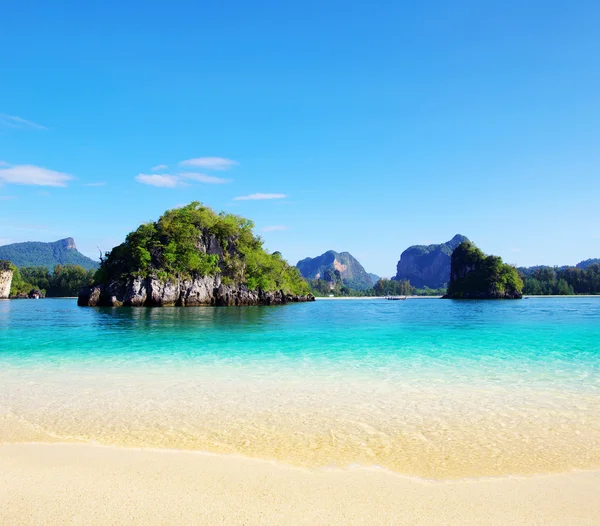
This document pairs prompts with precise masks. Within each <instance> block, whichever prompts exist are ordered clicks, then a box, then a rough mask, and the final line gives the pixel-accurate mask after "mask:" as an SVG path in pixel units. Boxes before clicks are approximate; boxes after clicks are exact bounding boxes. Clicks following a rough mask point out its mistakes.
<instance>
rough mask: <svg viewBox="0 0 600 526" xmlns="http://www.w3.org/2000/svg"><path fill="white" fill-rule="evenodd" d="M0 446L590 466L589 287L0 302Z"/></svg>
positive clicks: (593, 321) (429, 469)
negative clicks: (186, 301) (520, 293)
mask: <svg viewBox="0 0 600 526" xmlns="http://www.w3.org/2000/svg"><path fill="white" fill-rule="evenodd" d="M0 423H3V426H2V428H0V441H28V440H43V441H77V442H98V443H102V444H114V445H126V446H149V447H170V448H190V449H201V450H208V451H214V452H219V453H238V454H244V455H250V456H258V457H265V458H273V459H277V460H281V461H285V462H291V463H295V464H302V465H306V466H309V467H322V466H346V465H349V464H356V463H359V464H368V465H373V464H375V465H381V466H385V467H387V468H390V469H394V470H396V471H399V472H403V473H407V474H412V475H418V476H427V477H436V478H438V477H439V478H445V477H454V476H480V475H496V474H508V473H534V472H536V473H537V472H548V471H560V470H567V469H574V468H577V469H587V468H597V467H600V453H599V451H600V298H564V299H555V298H532V299H529V300H523V301H497V302H493V301H492V302H454V301H442V300H435V299H419V300H408V301H394V302H392V301H385V300H343V301H317V302H315V303H314V304H293V305H288V306H283V307H244V308H210V307H206V308H202V307H200V308H187V309H185V308H164V309H126V308H123V309H90V308H79V307H77V306H76V303H75V301H74V300H67V299H60V300H58V299H57V300H51V299H47V300H43V301H1V302H0Z"/></svg>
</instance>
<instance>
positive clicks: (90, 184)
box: [83, 182, 106, 186]
mask: <svg viewBox="0 0 600 526" xmlns="http://www.w3.org/2000/svg"><path fill="white" fill-rule="evenodd" d="M104 185H106V183H104V182H100V183H86V184H84V185H83V186H104Z"/></svg>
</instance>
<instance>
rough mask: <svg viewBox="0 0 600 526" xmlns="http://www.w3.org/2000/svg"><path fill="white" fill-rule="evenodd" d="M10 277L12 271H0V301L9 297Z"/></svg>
mask: <svg viewBox="0 0 600 526" xmlns="http://www.w3.org/2000/svg"><path fill="white" fill-rule="evenodd" d="M12 277H13V273H12V270H0V299H6V298H8V296H9V295H10V286H11V284H12Z"/></svg>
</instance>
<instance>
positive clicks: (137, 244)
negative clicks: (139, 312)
mask: <svg viewBox="0 0 600 526" xmlns="http://www.w3.org/2000/svg"><path fill="white" fill-rule="evenodd" d="M253 226H254V225H253V223H252V222H251V221H249V220H248V219H244V218H242V217H240V216H236V215H233V214H226V213H224V212H221V213H220V214H216V213H215V212H214V211H213V210H211V209H210V208H208V207H206V206H203V205H202V204H201V203H199V202H193V203H191V204H189V205H187V206H183V207H180V208H176V209H173V210H168V211H167V212H165V213H164V214H163V215H162V216H161V217H160V219H159V220H158V221H156V222H153V223H146V224H143V225H141V226H140V227H139V228H138V229H137V230H135V231H134V232H131V233H130V234H129V235H128V236H127V238H126V240H125V242H124V243H122V244H121V245H119V246H117V247H115V248H114V249H113V250H111V251H110V252H109V253H107V254H105V255H104V257H103V258H102V260H101V263H100V268H99V270H98V272H97V273H96V275H95V277H94V282H93V284H92V286H90V287H87V288H85V289H83V290H82V291H81V293H80V294H79V298H78V304H79V305H81V306H112V307H117V306H173V305H177V306H195V305H275V304H283V303H288V302H298V301H312V300H314V296H312V295H311V294H310V289H309V286H308V284H307V283H306V281H305V280H304V279H303V278H302V276H301V274H300V272H299V271H298V269H296V268H295V267H292V266H290V265H289V264H288V263H287V262H286V261H285V260H284V259H283V258H282V257H281V254H280V253H279V252H274V253H272V254H270V253H268V252H266V251H265V250H264V249H263V247H262V241H261V240H260V238H258V237H257V236H255V235H254V234H253V232H252V228H253Z"/></svg>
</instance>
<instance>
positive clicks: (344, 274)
mask: <svg viewBox="0 0 600 526" xmlns="http://www.w3.org/2000/svg"><path fill="white" fill-rule="evenodd" d="M296 267H297V268H298V270H299V271H300V273H301V274H302V276H303V277H304V278H305V279H308V280H314V279H324V280H328V278H329V277H331V275H333V274H334V273H335V271H336V270H337V271H338V272H339V273H340V276H341V279H342V282H343V283H344V285H346V286H347V287H349V288H351V289H355V290H367V289H370V288H372V287H373V284H374V283H375V282H376V280H375V282H374V281H373V277H372V276H375V275H374V274H369V273H368V272H367V271H366V270H365V269H364V267H363V266H362V265H361V264H360V262H359V261H358V260H357V259H356V258H355V257H354V256H353V255H352V254H350V253H349V252H336V251H335V250H328V251H327V252H325V253H324V254H321V255H320V256H317V257H314V258H310V257H308V258H304V259H302V260H301V261H298V263H296ZM331 281H332V280H331Z"/></svg>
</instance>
